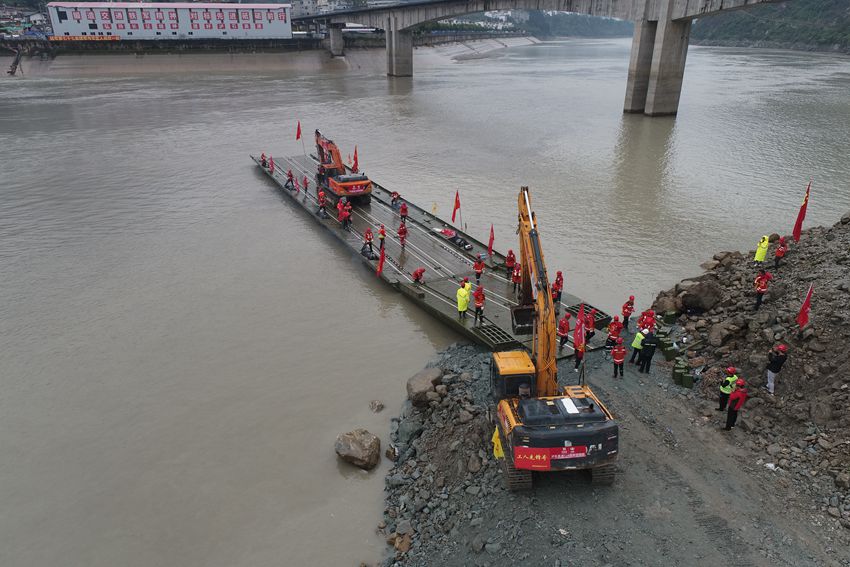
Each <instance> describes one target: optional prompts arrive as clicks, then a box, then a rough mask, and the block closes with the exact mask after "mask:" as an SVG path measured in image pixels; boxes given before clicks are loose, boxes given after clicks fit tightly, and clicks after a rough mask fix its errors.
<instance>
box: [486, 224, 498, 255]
mask: <svg viewBox="0 0 850 567" xmlns="http://www.w3.org/2000/svg"><path fill="white" fill-rule="evenodd" d="M494 240H496V233H495V232H493V225H492V224H491V225H490V241H489V242H488V243H487V255H488V256H490V257H491V258H492V257H493V241H494Z"/></svg>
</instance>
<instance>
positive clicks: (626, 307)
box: [622, 295, 635, 333]
mask: <svg viewBox="0 0 850 567" xmlns="http://www.w3.org/2000/svg"><path fill="white" fill-rule="evenodd" d="M634 312H635V296H634V295H630V296H629V300H628V301H626V302H625V303H624V304H623V311H622V313H623V329H624V330H625V331H626V332H627V333H628V332H629V317H631V316H632V313H634Z"/></svg>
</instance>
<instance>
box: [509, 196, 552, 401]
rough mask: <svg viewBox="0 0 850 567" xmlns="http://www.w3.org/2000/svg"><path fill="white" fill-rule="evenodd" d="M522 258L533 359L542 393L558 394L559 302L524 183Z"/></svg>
mask: <svg viewBox="0 0 850 567" xmlns="http://www.w3.org/2000/svg"><path fill="white" fill-rule="evenodd" d="M518 209H519V218H518V224H519V226H518V227H517V233H518V234H519V244H520V262H521V264H522V288H521V292H520V309H526V310H529V309H530V310H531V313H532V321H531V324H532V348H531V359H532V362H533V363H534V368H535V370H536V383H537V384H536V385H537V395H538V396H556V395H558V367H557V359H556V349H557V345H556V339H555V329H556V326H555V325H556V322H555V306H554V304H553V302H552V290H551V288H550V287H549V276H548V274H547V273H546V261H545V259H544V257H543V248H542V246H541V245H540V234H539V233H538V231H537V219H536V217H535V215H534V212H533V211H532V210H531V196H530V195H529V191H528V187H522V188H521V189H520V192H519V198H518Z"/></svg>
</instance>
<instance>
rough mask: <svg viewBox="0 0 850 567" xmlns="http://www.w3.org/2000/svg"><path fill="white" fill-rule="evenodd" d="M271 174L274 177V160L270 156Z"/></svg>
mask: <svg viewBox="0 0 850 567" xmlns="http://www.w3.org/2000/svg"><path fill="white" fill-rule="evenodd" d="M269 173H271V174H272V175H274V158H273V157H272V156H269Z"/></svg>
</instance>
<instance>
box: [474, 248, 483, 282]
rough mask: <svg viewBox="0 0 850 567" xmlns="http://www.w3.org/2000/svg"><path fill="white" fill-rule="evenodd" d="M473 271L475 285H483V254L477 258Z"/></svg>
mask: <svg viewBox="0 0 850 567" xmlns="http://www.w3.org/2000/svg"><path fill="white" fill-rule="evenodd" d="M472 269H473V271H474V272H475V285H481V274H483V273H484V260H482V259H481V254H479V255H478V256H476V258H475V262H473V263H472Z"/></svg>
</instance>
